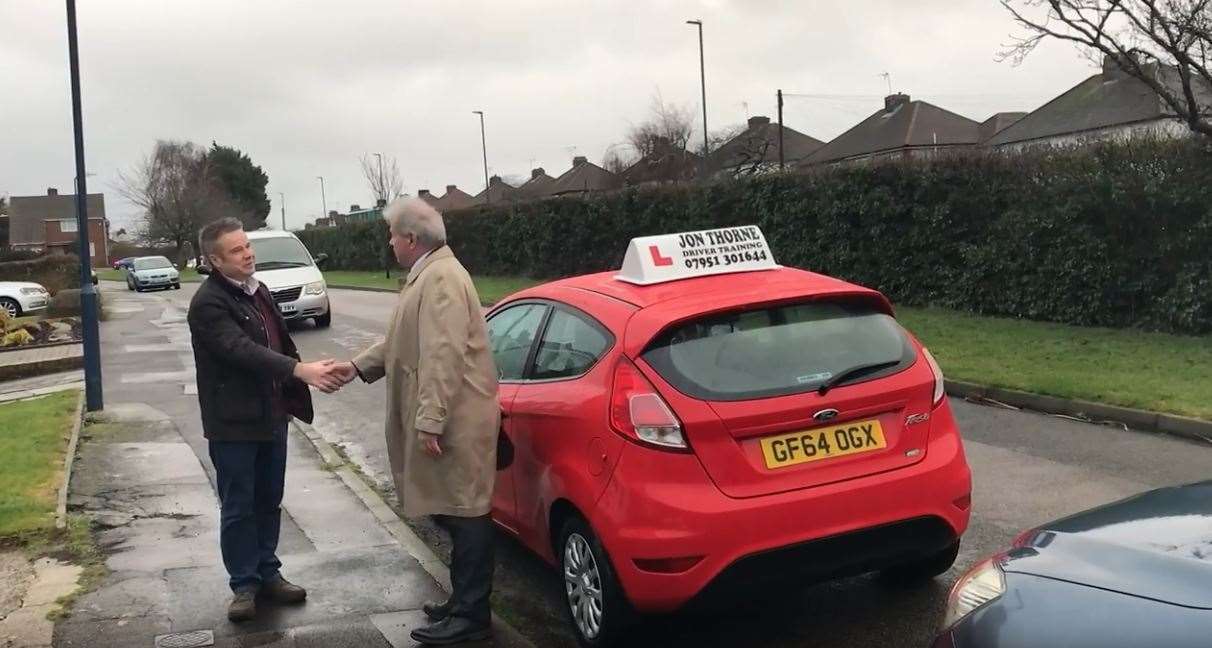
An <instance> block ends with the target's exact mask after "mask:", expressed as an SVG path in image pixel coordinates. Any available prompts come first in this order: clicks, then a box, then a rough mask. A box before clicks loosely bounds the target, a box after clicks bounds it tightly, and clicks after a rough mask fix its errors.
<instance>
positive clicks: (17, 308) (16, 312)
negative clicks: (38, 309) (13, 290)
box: [0, 297, 21, 319]
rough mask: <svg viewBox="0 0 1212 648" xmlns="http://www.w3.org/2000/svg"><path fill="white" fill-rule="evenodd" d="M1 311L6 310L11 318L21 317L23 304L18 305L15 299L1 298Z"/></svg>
mask: <svg viewBox="0 0 1212 648" xmlns="http://www.w3.org/2000/svg"><path fill="white" fill-rule="evenodd" d="M0 310H4V311H5V312H6V313H8V316H9V317H11V318H14V319H16V318H18V317H21V304H18V303H17V300H15V299H9V298H8V297H0Z"/></svg>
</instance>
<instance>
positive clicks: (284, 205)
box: [278, 191, 286, 232]
mask: <svg viewBox="0 0 1212 648" xmlns="http://www.w3.org/2000/svg"><path fill="white" fill-rule="evenodd" d="M278 196H279V197H281V198H282V231H283V232H285V231H286V194H284V193H282V192H281V191H279V192H278Z"/></svg>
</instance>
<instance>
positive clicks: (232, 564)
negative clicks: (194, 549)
mask: <svg viewBox="0 0 1212 648" xmlns="http://www.w3.org/2000/svg"><path fill="white" fill-rule="evenodd" d="M286 425H287V424H286V423H282V424H281V425H278V426H275V427H274V440H273V441H211V442H210V460H211V462H212V463H213V464H214V465H215V477H216V478H215V481H216V482H217V486H218V491H219V503H220V507H221V515H220V526H219V547H220V548H221V549H222V551H223V566H224V567H226V568H227V574H228V576H229V577H230V585H231V589H232V591H233V592H238V591H240V590H242V589H247V588H251V587H258V586H260V584H261V583H263V582H267V581H269V580H271V579H273V578H275V577H277V575H278V569H279V568H280V567H281V566H282V562H281V561H280V560H278V555H277V552H278V533H279V531H280V530H281V527H282V509H281V505H282V490H283V488H284V486H285V484H286Z"/></svg>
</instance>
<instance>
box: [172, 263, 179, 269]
mask: <svg viewBox="0 0 1212 648" xmlns="http://www.w3.org/2000/svg"><path fill="white" fill-rule="evenodd" d="M180 269H181V266H179V265H177V264H175V263H174V264H173V270H180Z"/></svg>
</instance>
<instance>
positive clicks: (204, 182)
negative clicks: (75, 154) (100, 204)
mask: <svg viewBox="0 0 1212 648" xmlns="http://www.w3.org/2000/svg"><path fill="white" fill-rule="evenodd" d="M118 191H119V192H120V193H121V194H122V195H123V197H125V198H126V199H127V200H129V201H130V202H131V203H132V204H134V205H136V206H138V207H139V208H140V209H142V210H143V215H142V223H141V224H140V228H139V236H140V238H142V239H143V240H144V241H147V242H148V243H151V244H168V245H172V246H173V250H174V253H175V255H176V260H177V261H178V262H182V261H184V260H185V257H184V254H185V246H186V244H187V243H188V244H190V246H191V247H192V248H194V255H195V256H197V254H198V251H197V249H196V247H197V246H196V245H195V244H194V242H195V237H197V235H198V230H199V229H201V227H202V226H203V225H205V224H206V223H209V222H210V221H213V220H215V219H217V218H221V217H223V216H235V217H237V218H240V217H241V213H240V211H241V208H240V207H238V206H236V204H235V203H234V202H233V201H232V200H231V199H230V198H229V197H228V195H227V193H226V192H225V191H223V189H222V188H220V186H219V183H218V182H217V179H216V177H215V176H214V174H213V173H212V170H211V169H210V165H209V163H208V162H207V156H206V150H205V149H203V148H201V147H199V146H198V145H197V144H194V143H192V142H173V141H159V142H156V146H155V148H154V149H153V151H152V153H151V155H149V156H148V157H146V158H144V160H143V161H142V162H140V163H139V164H138V165H137V166H136V167H135V169H134V170H133V171H132V172H130V173H120V174H119V176H118ZM242 220H243V219H242Z"/></svg>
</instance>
